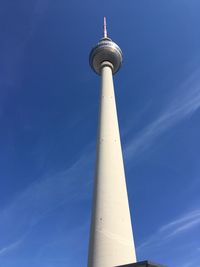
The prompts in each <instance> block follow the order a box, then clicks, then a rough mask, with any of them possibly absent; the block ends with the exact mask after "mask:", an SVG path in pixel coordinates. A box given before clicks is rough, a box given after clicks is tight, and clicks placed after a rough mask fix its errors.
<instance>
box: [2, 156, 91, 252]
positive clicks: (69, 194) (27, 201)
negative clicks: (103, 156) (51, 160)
mask: <svg viewBox="0 0 200 267" xmlns="http://www.w3.org/2000/svg"><path fill="white" fill-rule="evenodd" d="M87 155H88V156H85V154H84V155H83V156H81V157H80V158H79V159H78V160H77V161H76V162H75V163H74V164H72V165H71V166H70V167H69V168H68V169H67V170H65V171H63V172H61V173H56V174H48V175H45V177H43V178H41V179H38V180H37V181H35V182H34V183H33V184H31V185H30V186H29V187H28V188H26V189H25V190H24V191H23V192H21V193H19V194H18V196H16V197H15V198H14V199H13V201H12V202H11V203H10V204H9V205H8V206H6V207H5V208H4V209H3V210H1V211H0V218H1V220H0V236H1V242H0V256H1V255H3V254H6V253H8V252H10V251H11V249H12V250H13V249H14V248H16V247H17V245H19V244H20V243H21V242H22V241H23V240H24V236H27V234H28V233H30V231H31V230H32V228H33V227H34V226H36V225H37V224H38V223H39V222H40V221H41V220H42V219H43V218H45V217H46V216H47V215H48V214H49V213H50V212H52V211H54V210H55V209H57V208H58V207H60V206H61V205H67V204H68V203H71V202H73V201H81V199H85V198H87V197H88V194H87V195H86V192H88V188H89V184H90V181H91V180H90V179H89V178H88V177H91V176H92V173H90V170H91V169H92V168H91V167H90V165H91V164H93V163H92V160H91V158H90V155H91V153H87ZM83 174H84V175H83ZM80 187H81V188H82V190H81V191H80ZM66 216H69V217H70V216H72V214H71V210H69V214H66ZM16 239H18V241H17V242H13V243H12V244H11V245H8V246H6V245H3V244H6V243H8V242H9V240H16ZM1 246H2V248H1Z"/></svg>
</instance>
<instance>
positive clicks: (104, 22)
mask: <svg viewBox="0 0 200 267" xmlns="http://www.w3.org/2000/svg"><path fill="white" fill-rule="evenodd" d="M103 37H104V38H107V37H108V34H107V25H106V17H104V19H103Z"/></svg>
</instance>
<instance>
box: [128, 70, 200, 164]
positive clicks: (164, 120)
mask: <svg viewBox="0 0 200 267" xmlns="http://www.w3.org/2000/svg"><path fill="white" fill-rule="evenodd" d="M199 107H200V69H198V70H196V71H195V72H194V73H193V74H192V75H190V77H189V78H188V79H187V80H186V81H185V82H184V83H183V84H181V86H180V87H179V88H178V90H176V92H175V94H174V95H173V96H172V101H171V102H170V103H169V104H168V105H167V107H166V108H165V109H164V110H163V111H162V112H161V113H160V115H159V116H158V117H157V118H156V119H155V120H154V121H152V122H151V123H150V124H149V125H147V126H146V127H145V128H144V129H143V130H142V131H141V132H139V133H138V135H137V136H136V137H134V138H133V139H132V140H131V141H130V142H129V143H128V144H127V146H126V148H125V156H126V157H127V158H128V159H130V158H132V157H134V156H136V155H138V154H140V153H142V152H144V151H145V150H146V149H148V148H149V147H150V146H151V145H152V144H153V142H154V141H155V139H156V138H157V137H158V136H160V135H161V134H162V133H164V132H165V131H167V130H168V129H170V128H171V127H173V126H174V125H175V124H177V123H178V122H180V121H181V120H183V119H185V118H187V117H189V116H191V115H192V114H193V113H194V112H195V111H197V110H198V109H199Z"/></svg>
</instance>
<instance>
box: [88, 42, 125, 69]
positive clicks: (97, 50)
mask: <svg viewBox="0 0 200 267" xmlns="http://www.w3.org/2000/svg"><path fill="white" fill-rule="evenodd" d="M104 61H109V62H110V63H112V65H113V73H116V72H117V71H118V70H119V69H120V67H121V64H122V51H121V49H120V48H119V46H118V45H117V44H116V43H114V42H113V41H112V40H111V39H109V38H106V39H102V40H101V41H100V42H99V43H98V44H97V45H96V46H95V47H94V48H93V49H92V51H91V53H90V66H91V67H92V69H93V70H94V71H95V72H96V73H97V74H101V64H102V62H104Z"/></svg>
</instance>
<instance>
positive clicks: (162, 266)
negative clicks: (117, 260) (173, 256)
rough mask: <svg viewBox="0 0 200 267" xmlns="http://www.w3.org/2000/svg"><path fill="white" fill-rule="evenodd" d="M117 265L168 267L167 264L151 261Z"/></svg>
mask: <svg viewBox="0 0 200 267" xmlns="http://www.w3.org/2000/svg"><path fill="white" fill-rule="evenodd" d="M116 267H166V266H164V265H160V264H156V263H152V262H149V261H140V262H136V263H131V264H125V265H120V266H116Z"/></svg>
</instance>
